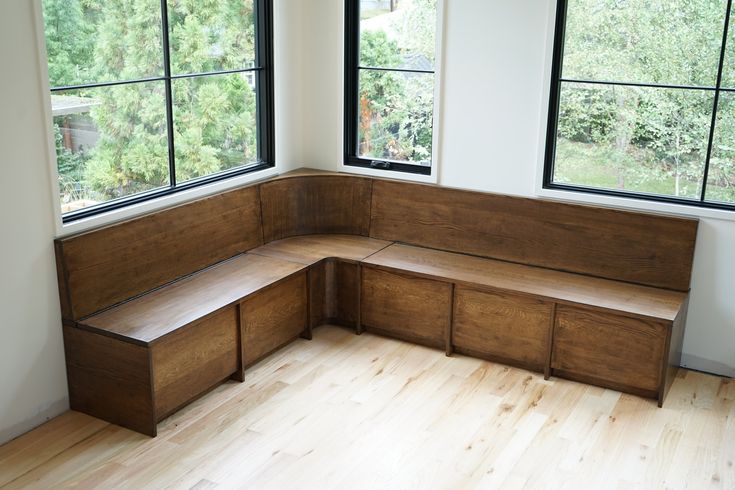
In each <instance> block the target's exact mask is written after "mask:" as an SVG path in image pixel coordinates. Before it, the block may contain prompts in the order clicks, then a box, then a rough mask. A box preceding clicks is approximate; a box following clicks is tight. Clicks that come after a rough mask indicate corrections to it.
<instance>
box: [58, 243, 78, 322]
mask: <svg viewBox="0 0 735 490" xmlns="http://www.w3.org/2000/svg"><path fill="white" fill-rule="evenodd" d="M54 255H55V257H56V282H57V284H58V285H59V303H60V305H61V318H62V319H64V320H71V318H72V317H73V316H74V315H73V314H72V309H71V298H70V297H69V286H68V280H67V277H66V271H67V268H66V263H65V259H64V244H63V243H61V242H60V241H59V240H55V241H54Z"/></svg>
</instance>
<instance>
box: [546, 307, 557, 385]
mask: <svg viewBox="0 0 735 490" xmlns="http://www.w3.org/2000/svg"><path fill="white" fill-rule="evenodd" d="M556 308H557V304H556V303H553V304H552V305H551V317H550V318H549V327H548V328H549V333H548V338H549V342H548V344H547V345H546V360H545V362H544V379H549V378H550V377H551V356H552V355H553V353H554V325H555V324H556Z"/></svg>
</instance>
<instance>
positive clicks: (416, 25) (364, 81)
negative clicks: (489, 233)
mask: <svg viewBox="0 0 735 490" xmlns="http://www.w3.org/2000/svg"><path fill="white" fill-rule="evenodd" d="M346 5H347V9H346V11H347V16H348V22H347V23H346V24H347V26H348V29H349V28H350V27H349V26H354V29H353V30H352V31H351V32H347V33H346V36H347V56H346V62H347V65H348V66H351V67H353V68H351V70H354V74H353V75H349V76H348V84H347V91H348V100H349V102H348V104H347V107H346V110H347V112H348V121H349V123H348V125H349V126H348V127H347V128H346V132H347V137H346V145H347V148H346V153H347V155H348V156H347V160H346V162H345V163H346V164H347V165H357V166H376V164H377V168H387V169H390V170H404V171H408V172H415V173H424V174H429V173H430V172H431V159H432V146H433V144H432V139H433V117H434V82H435V76H434V68H435V58H436V24H437V6H436V0H359V1H358V0H347V4H346ZM353 44H354V46H356V48H355V50H354V51H352V50H351V49H350V46H352V45H353ZM353 76H354V78H353Z"/></svg>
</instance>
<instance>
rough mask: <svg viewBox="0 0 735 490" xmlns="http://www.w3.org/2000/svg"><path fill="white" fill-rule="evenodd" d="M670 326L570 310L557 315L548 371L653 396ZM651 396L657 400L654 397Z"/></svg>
mask: <svg viewBox="0 0 735 490" xmlns="http://www.w3.org/2000/svg"><path fill="white" fill-rule="evenodd" d="M669 329H670V324H669V325H668V326H667V325H665V324H664V323H661V322H654V321H644V320H634V319H631V318H624V317H620V316H616V315H609V314H601V313H597V312H592V311H586V310H583V309H578V308H571V307H568V306H559V307H557V310H556V324H555V327H554V345H553V353H552V358H551V367H552V368H553V369H554V374H557V375H563V374H560V372H563V373H566V374H571V375H579V376H582V377H583V378H584V379H585V380H587V382H590V381H594V382H595V384H600V385H603V386H613V387H614V388H616V389H621V390H624V391H626V390H627V391H630V390H628V388H633V389H634V392H636V393H639V392H640V391H641V390H643V391H645V392H648V393H654V394H657V393H658V391H659V386H660V383H661V374H662V365H663V364H666V361H667V357H668V345H666V339H667V335H668V330H669ZM654 396H655V395H654Z"/></svg>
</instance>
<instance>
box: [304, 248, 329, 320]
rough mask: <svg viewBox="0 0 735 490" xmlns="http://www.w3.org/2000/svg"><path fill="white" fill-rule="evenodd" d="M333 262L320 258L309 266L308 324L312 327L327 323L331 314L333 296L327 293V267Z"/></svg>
mask: <svg viewBox="0 0 735 490" xmlns="http://www.w3.org/2000/svg"><path fill="white" fill-rule="evenodd" d="M333 262H334V261H332V260H322V261H321V262H317V263H316V264H314V265H313V266H311V267H310V268H309V326H310V327H311V328H312V329H314V328H316V327H318V326H319V325H322V324H324V323H328V322H329V318H330V315H332V314H333V313H332V311H333V309H334V308H333V306H332V304H331V303H332V301H333V300H334V298H333V297H330V296H329V295H328V294H327V282H328V281H329V279H328V277H329V275H330V274H329V271H328V269H330V268H332V267H333Z"/></svg>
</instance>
